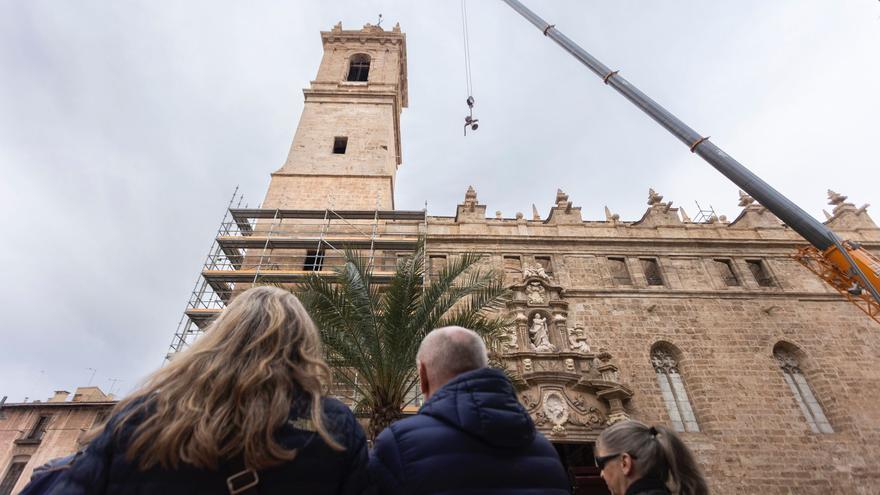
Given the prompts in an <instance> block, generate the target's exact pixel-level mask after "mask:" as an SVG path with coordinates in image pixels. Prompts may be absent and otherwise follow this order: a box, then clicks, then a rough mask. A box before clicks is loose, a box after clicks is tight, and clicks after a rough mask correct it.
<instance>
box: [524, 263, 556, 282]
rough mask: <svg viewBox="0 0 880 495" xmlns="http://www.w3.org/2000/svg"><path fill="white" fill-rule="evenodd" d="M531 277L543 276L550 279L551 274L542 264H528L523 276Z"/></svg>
mask: <svg viewBox="0 0 880 495" xmlns="http://www.w3.org/2000/svg"><path fill="white" fill-rule="evenodd" d="M529 277H538V278H543V279H544V280H550V276H549V275H547V272H545V271H544V267H543V266H541V265H527V266H526V267H525V268H524V269H523V278H529Z"/></svg>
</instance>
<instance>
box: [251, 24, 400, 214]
mask: <svg viewBox="0 0 880 495" xmlns="http://www.w3.org/2000/svg"><path fill="white" fill-rule="evenodd" d="M321 41H322V42H323V45H324V57H323V59H322V60H321V65H320V67H319V68H318V75H317V77H316V78H315V80H314V81H312V82H311V83H310V85H309V87H308V88H306V89H304V90H303V93H304V95H305V105H304V108H303V112H302V116H301V117H300V120H299V126H298V127H297V129H296V134H295V135H294V137H293V143H292V144H291V146H290V153H289V154H288V156H287V161H286V162H285V163H284V165H283V166H282V167H281V168H280V169H278V170H277V171H275V172H274V173H273V174H272V180H271V182H270V184H269V190H268V192H267V193H266V198H265V200H264V201H263V208H279V209H310V210H312V209H320V210H323V209H325V208H329V209H334V210H374V209H377V208H378V209H380V210H392V209H394V182H395V178H396V175H397V167H398V166H400V163H401V150H400V113H401V111H402V109H403V108H404V107H406V106H407V80H406V35H405V34H404V33H402V32H401V31H400V25H399V24H398V25H396V26H394V28H393V29H392V30H391V31H385V30H384V29H382V28H381V27H380V26H373V25H370V24H367V25H365V26H364V27H363V29H360V30H343V29H342V23H339V24H337V25H336V26H334V27H333V29H332V30H330V31H322V32H321Z"/></svg>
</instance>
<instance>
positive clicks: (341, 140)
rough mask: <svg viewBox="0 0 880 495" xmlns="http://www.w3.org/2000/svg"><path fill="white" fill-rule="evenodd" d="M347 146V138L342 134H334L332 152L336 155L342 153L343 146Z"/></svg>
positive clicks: (343, 150) (343, 152) (343, 151)
mask: <svg viewBox="0 0 880 495" xmlns="http://www.w3.org/2000/svg"><path fill="white" fill-rule="evenodd" d="M347 147H348V138H347V137H344V136H336V137H335V138H333V153H334V154H337V155H344V154H345V148H347Z"/></svg>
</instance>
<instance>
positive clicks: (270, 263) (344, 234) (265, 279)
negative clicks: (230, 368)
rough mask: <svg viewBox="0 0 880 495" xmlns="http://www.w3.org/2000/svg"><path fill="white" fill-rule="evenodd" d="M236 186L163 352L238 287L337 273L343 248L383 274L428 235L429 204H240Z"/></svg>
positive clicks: (289, 283)
mask: <svg viewBox="0 0 880 495" xmlns="http://www.w3.org/2000/svg"><path fill="white" fill-rule="evenodd" d="M241 203H242V197H241V195H239V193H238V188H236V190H235V192H234V193H233V196H232V199H231V200H230V202H229V205H228V206H227V209H226V212H225V214H224V216H223V220H222V221H221V223H220V227H219V228H218V229H217V235H216V236H215V238H214V242H213V244H212V246H211V249H210V251H209V252H208V256H207V257H206V260H205V263H204V265H203V266H202V271H201V273H200V274H199V277H198V279H197V280H196V284H195V286H194V288H193V291H192V294H191V296H190V298H189V301H187V305H186V308H185V310H184V312H183V315H182V316H181V319H180V321H179V323H178V326H177V330H176V332H175V333H174V337H173V339H172V341H171V345H170V346H169V349H168V354H167V355H166V359H169V358H170V357H171V356H173V355H174V353H176V352H179V351H181V350H183V349H185V348H186V347H187V346H189V345H190V344H191V343H192V342H193V341H194V340H195V339H197V338H198V337H199V335H200V334H201V333H202V332H204V330H205V328H206V327H207V325H208V324H209V323H210V322H211V320H213V318H214V317H216V316H217V315H218V314H219V313H220V311H221V310H222V309H223V308H224V307H225V306H226V304H228V303H229V301H230V300H231V299H232V298H233V297H235V295H236V294H238V293H240V292H242V291H244V290H246V289H248V288H250V287H252V286H254V285H258V284H275V285H280V286H282V287H291V288H292V287H294V286H295V284H296V283H298V282H301V281H303V280H304V279H305V278H306V277H308V276H309V275H312V274H318V275H327V276H330V275H333V274H335V271H334V268H335V267H337V266H340V265H342V263H343V259H344V256H345V251H347V250H354V251H359V252H361V253H364V254H365V255H366V256H367V259H368V263H369V266H370V267H371V268H372V270H373V278H374V279H376V280H378V281H383V280H390V278H391V277H392V276H393V275H394V272H395V271H396V268H397V263H398V260H399V259H400V258H401V257H404V256H409V255H410V254H411V253H412V252H413V251H415V249H416V247H417V245H418V242H419V239H420V238H423V237H425V236H426V234H427V210H379V209H374V210H333V209H323V210H292V209H269V208H247V207H245V208H241Z"/></svg>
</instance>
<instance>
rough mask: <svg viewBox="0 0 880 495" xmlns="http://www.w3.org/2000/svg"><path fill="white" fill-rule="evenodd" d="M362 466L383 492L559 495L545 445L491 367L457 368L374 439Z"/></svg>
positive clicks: (563, 484) (561, 474) (555, 462)
mask: <svg viewBox="0 0 880 495" xmlns="http://www.w3.org/2000/svg"><path fill="white" fill-rule="evenodd" d="M370 471H371V474H372V475H373V477H374V480H375V481H376V482H377V483H378V488H379V491H380V493H383V494H392V495H397V494H419V495H422V494H465V493H466V494H481V495H501V494H504V495H525V494H530V495H538V494H541V495H564V494H568V493H570V484H569V480H568V477H567V476H566V473H565V469H564V468H563V467H562V464H561V463H560V461H559V455H558V454H557V453H556V449H554V448H553V445H551V444H550V442H549V441H547V439H546V438H544V436H543V435H541V434H540V433H538V432H537V431H536V430H535V425H534V423H533V422H532V419H531V418H530V417H529V414H528V413H527V412H526V410H525V409H524V408H523V406H522V405H520V403H519V401H518V400H517V397H516V393H515V392H514V390H513V386H512V385H511V384H510V381H508V379H507V377H505V376H504V374H503V373H502V372H500V371H498V370H494V369H489V368H483V369H479V370H475V371H469V372H467V373H462V374H461V375H458V376H457V377H455V378H454V379H452V380H451V381H450V382H449V383H447V384H446V385H444V386H443V387H441V388H440V390H438V391H437V392H436V393H435V394H434V395H432V396H431V398H430V399H429V400H428V401H427V402H426V403H425V405H424V406H422V408H421V410H419V414H417V415H416V416H413V417H410V418H406V419H403V420H401V421H398V422H396V423H394V424H392V425H391V426H389V427H388V428H386V429H385V430H384V431H383V432H382V433H381V434H380V435H379V437H378V438H377V439H376V443H375V446H374V448H373V450H372V452H371V453H370Z"/></svg>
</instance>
